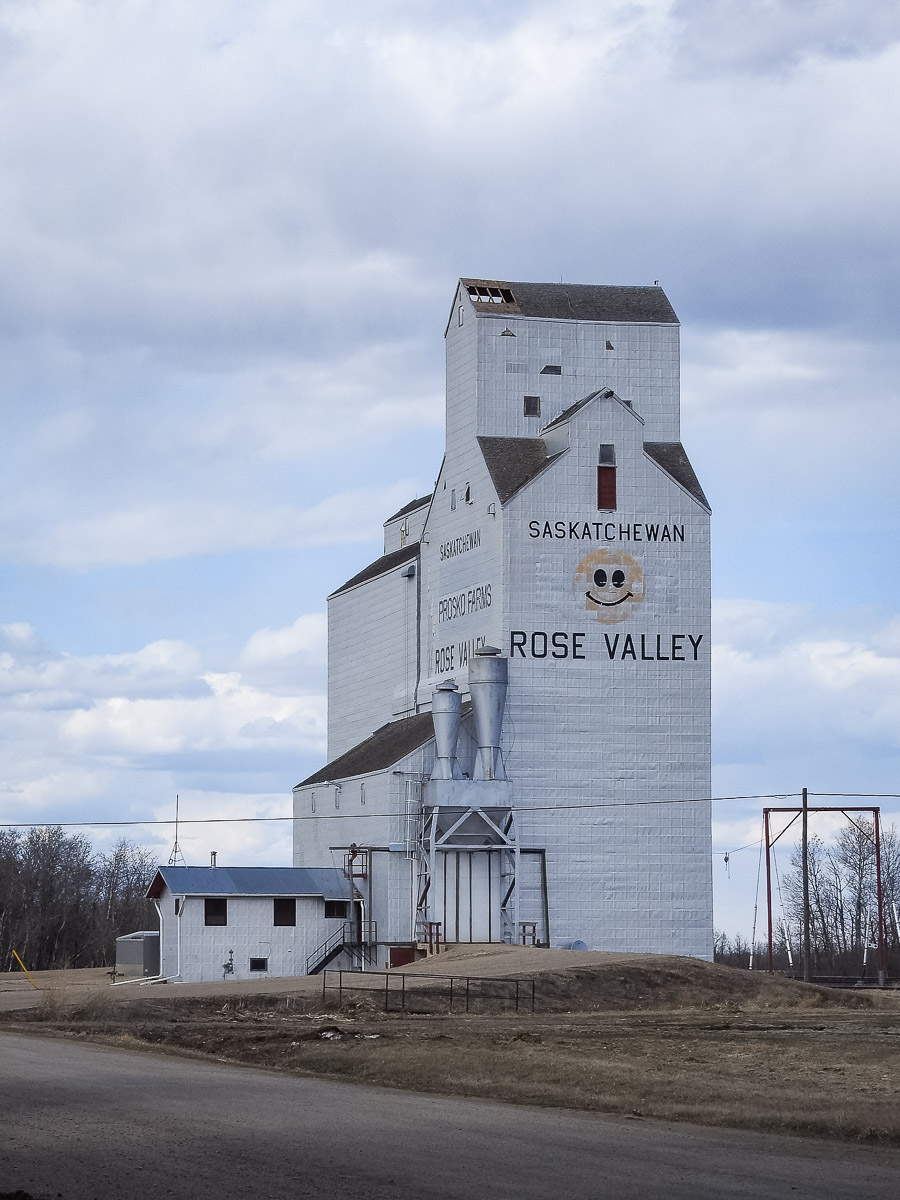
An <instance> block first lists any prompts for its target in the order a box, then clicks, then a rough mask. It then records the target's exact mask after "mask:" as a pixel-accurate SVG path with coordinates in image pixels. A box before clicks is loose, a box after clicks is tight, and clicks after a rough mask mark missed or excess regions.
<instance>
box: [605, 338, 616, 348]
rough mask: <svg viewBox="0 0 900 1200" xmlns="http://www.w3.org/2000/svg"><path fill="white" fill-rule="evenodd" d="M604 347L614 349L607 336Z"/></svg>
mask: <svg viewBox="0 0 900 1200" xmlns="http://www.w3.org/2000/svg"><path fill="white" fill-rule="evenodd" d="M606 348H607V350H615V346H614V345H613V344H612V342H611V341H610V340H609V338H607V339H606Z"/></svg>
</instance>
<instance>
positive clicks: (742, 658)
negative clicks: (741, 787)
mask: <svg viewBox="0 0 900 1200" xmlns="http://www.w3.org/2000/svg"><path fill="white" fill-rule="evenodd" d="M715 608H716V616H715V622H714V630H713V637H714V644H715V650H714V656H713V672H714V679H715V689H714V708H713V714H714V715H713V721H714V728H715V729H716V731H717V735H716V758H717V760H718V762H719V764H720V767H721V769H722V770H725V771H727V770H731V769H733V768H744V769H746V768H751V769H752V768H756V769H758V770H764V771H765V773H766V775H767V777H768V778H769V779H778V778H779V775H780V777H781V780H782V786H784V787H787V788H793V789H794V790H796V788H797V787H798V786H800V785H802V784H803V783H804V782H805V783H807V784H808V786H810V787H814V788H815V787H818V788H822V789H826V790H837V789H839V788H840V787H847V788H848V789H849V790H853V791H885V792H888V791H890V790H892V788H893V787H895V784H894V782H893V778H894V776H893V774H892V772H895V771H896V767H897V766H898V765H900V653H898V651H897V646H896V643H895V636H894V635H895V625H896V622H895V621H892V622H890V623H889V624H888V626H887V627H879V626H878V625H876V624H874V623H873V621H872V618H871V616H869V615H868V614H866V613H864V612H858V613H856V614H851V617H852V616H853V615H855V616H856V620H852V619H851V620H850V621H847V619H846V617H845V618H844V619H843V620H836V619H835V618H834V617H831V618H830V619H829V618H823V617H822V616H821V615H817V614H815V613H814V612H811V611H810V610H809V609H808V608H807V609H804V608H803V607H800V606H793V605H780V604H774V603H766V602H763V601H739V602H718V603H717V604H716V606H715ZM854 626H855V628H854ZM851 630H852V632H851ZM726 764H727V767H726ZM798 767H799V768H800V770H801V774H800V775H799V782H798ZM896 807H898V808H900V804H898V805H896Z"/></svg>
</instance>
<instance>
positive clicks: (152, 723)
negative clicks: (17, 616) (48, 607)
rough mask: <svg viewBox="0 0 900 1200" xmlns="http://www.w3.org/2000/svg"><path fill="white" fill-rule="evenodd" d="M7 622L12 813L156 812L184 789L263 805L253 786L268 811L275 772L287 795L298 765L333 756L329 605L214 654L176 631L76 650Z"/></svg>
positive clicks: (4, 787) (4, 656) (2, 794)
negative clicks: (171, 635) (328, 737)
mask: <svg viewBox="0 0 900 1200" xmlns="http://www.w3.org/2000/svg"><path fill="white" fill-rule="evenodd" d="M3 633H4V634H5V647H4V648H3V649H2V652H0V680H2V686H0V724H2V728H3V730H4V743H3V754H2V768H0V813H2V818H0V819H5V820H23V819H32V820H65V819H67V817H70V816H71V815H72V814H74V813H78V812H81V813H88V814H89V819H94V820H100V819H116V818H118V819H124V818H126V817H137V818H139V817H141V816H143V817H146V816H147V815H148V814H149V813H150V812H152V811H155V810H156V809H158V807H159V805H160V795H163V796H165V797H166V798H167V800H166V803H167V802H168V798H169V797H174V795H175V793H176V792H178V791H184V792H185V793H191V794H192V795H193V796H194V797H195V800H196V803H197V805H198V806H199V805H200V803H201V801H202V800H203V798H204V797H206V799H207V800H208V799H209V795H212V794H214V795H215V796H221V795H222V794H228V795H232V796H233V797H235V798H234V799H233V801H230V802H229V805H228V806H225V808H226V809H227V811H231V807H233V805H238V806H240V805H243V810H242V815H244V816H251V815H257V812H258V810H257V808H256V806H255V802H254V800H253V799H252V798H250V797H253V796H259V797H260V804H261V805H262V809H263V810H265V807H266V805H268V804H270V803H275V801H274V800H273V798H272V796H273V790H274V789H273V787H272V784H273V781H274V780H277V785H276V786H277V787H280V789H281V791H280V797H281V801H280V802H281V804H282V806H284V804H285V803H286V802H287V797H288V796H289V793H290V789H291V787H292V785H293V784H294V783H295V782H296V779H295V778H294V776H295V775H298V777H299V774H303V773H306V771H305V770H304V768H305V767H306V766H307V764H308V766H309V768H310V769H311V768H312V767H313V766H314V765H316V763H318V762H320V761H321V759H322V757H323V756H324V749H325V745H324V739H325V697H324V694H323V683H324V681H323V662H324V655H323V642H324V622H323V618H322V616H321V615H320V614H309V615H307V616H301V617H299V618H298V619H297V621H296V622H294V624H293V625H291V626H290V627H288V628H286V629H283V630H278V629H276V630H272V629H265V630H260V631H258V632H257V633H256V634H254V635H253V636H251V638H250V639H249V640H248V642H247V644H246V645H245V646H244V647H243V648H242V649H241V650H240V651H238V652H237V653H235V654H233V655H232V656H231V661H230V662H223V661H221V656H220V661H219V662H218V663H217V664H215V666H213V665H211V664H210V663H209V662H208V661H205V659H204V654H202V653H201V652H200V651H199V650H198V649H196V648H195V647H192V646H190V645H186V644H184V643H180V642H175V641H161V642H156V643H152V644H150V645H148V646H145V647H143V648H142V649H141V650H138V651H135V652H133V653H126V654H108V655H88V656H75V655H64V654H59V653H56V652H53V651H51V650H49V649H48V648H46V647H41V645H40V643H38V642H36V640H35V639H32V638H27V637H23V629H22V628H21V627H19V628H14V629H13V630H12V633H10V630H9V628H8V627H7V628H6V629H4V630H3ZM17 639H18V642H20V643H21V644H22V647H23V648H22V649H19V650H17V648H16V643H17ZM32 643H34V644H32ZM267 674H268V675H270V676H271V677H272V679H273V681H274V684H275V686H274V687H273V688H272V689H268V688H267V687H266V685H265V682H264V681H265V677H266V675H267ZM254 680H255V682H253V681H254ZM223 779H227V781H228V784H227V786H223V785H222V782H221V781H222V780H223ZM251 782H252V783H255V784H256V788H255V790H248V787H247V785H248V783H251ZM236 797H242V799H241V800H238V799H237V798H236Z"/></svg>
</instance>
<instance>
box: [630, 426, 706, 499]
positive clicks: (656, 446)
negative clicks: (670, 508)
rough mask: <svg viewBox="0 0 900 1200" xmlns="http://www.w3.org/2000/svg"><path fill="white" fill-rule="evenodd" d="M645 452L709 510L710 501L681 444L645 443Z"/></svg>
mask: <svg viewBox="0 0 900 1200" xmlns="http://www.w3.org/2000/svg"><path fill="white" fill-rule="evenodd" d="M644 452H645V453H646V454H647V455H649V457H650V458H652V459H653V461H654V462H655V463H656V465H657V466H658V467H662V469H663V470H664V471H665V472H666V474H667V475H671V476H672V478H673V479H674V480H675V482H676V483H680V484H681V486H682V487H683V488H684V489H685V491H687V492H690V494H691V495H692V496H693V497H694V499H695V500H699V501H700V503H701V504H702V505H703V507H704V508H706V509H709V507H710V505H709V501H708V500H707V498H706V496H705V495H704V494H703V488H702V487H701V486H700V480H699V479H698V478H697V476H696V475H695V474H694V468H693V467H692V466H691V463H690V459H689V458H688V456H687V454H686V453H685V450H684V446H682V444H681V442H644ZM710 511H711V510H710Z"/></svg>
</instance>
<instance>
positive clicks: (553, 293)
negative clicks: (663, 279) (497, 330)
mask: <svg viewBox="0 0 900 1200" xmlns="http://www.w3.org/2000/svg"><path fill="white" fill-rule="evenodd" d="M460 283H461V284H462V285H463V286H464V287H465V288H466V289H467V290H468V291H469V298H470V299H471V301H472V303H473V304H474V306H475V309H476V311H477V312H480V313H494V314H496V315H497V316H505V315H507V314H508V315H511V316H522V317H544V318H550V319H554V318H555V319H556V320H563V321H613V322H615V321H629V322H631V321H634V322H638V323H640V324H653V325H677V324H678V317H677V316H676V315H675V310H674V309H673V308H672V305H671V304H670V303H669V300H668V297H667V296H666V293H665V292H664V291H663V290H662V288H661V287H615V286H610V285H604V284H584V283H510V282H507V281H505V280H498V279H461V280H460ZM479 290H481V291H484V292H486V293H487V292H492V293H496V294H495V295H493V296H490V297H488V296H487V295H485V296H484V297H481V296H479ZM473 292H474V294H473ZM509 295H511V296H512V303H510V302H509V300H507V299H506V296H509Z"/></svg>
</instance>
